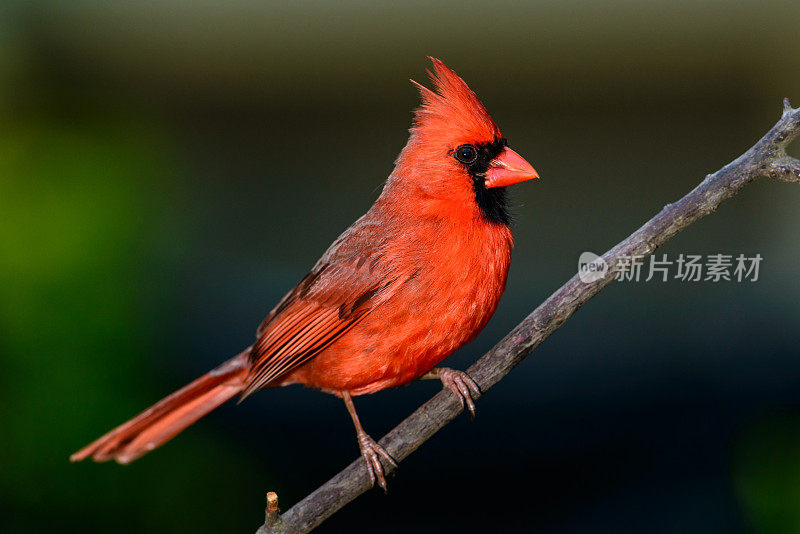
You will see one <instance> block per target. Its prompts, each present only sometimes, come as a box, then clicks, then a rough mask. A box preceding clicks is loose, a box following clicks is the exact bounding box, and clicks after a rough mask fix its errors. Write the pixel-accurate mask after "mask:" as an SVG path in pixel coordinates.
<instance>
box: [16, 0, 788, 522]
mask: <svg viewBox="0 0 800 534" xmlns="http://www.w3.org/2000/svg"><path fill="white" fill-rule="evenodd" d="M798 16H800V3H798V2H796V1H792V2H769V3H765V2H756V1H740V2H691V1H686V2H670V3H664V4H660V3H656V2H645V1H613V2H592V1H588V0H586V1H550V2H536V3H531V2H484V3H482V4H481V5H471V4H468V3H465V2H443V3H437V4H433V3H430V2H407V3H402V4H401V3H391V4H390V3H388V2H387V3H366V2H365V3H357V2H336V3H332V2H330V3H329V2H319V1H317V2H305V3H301V2H295V3H290V2H255V1H243V0H236V1H233V0H231V1H228V2H210V1H201V2H196V1H195V2H189V1H182V0H161V1H160V2H150V1H147V2H138V3H135V4H132V5H124V4H122V3H115V2H89V1H82V0H76V1H72V2H68V3H67V2H55V1H49V2H48V1H40V2H23V1H21V0H5V2H3V3H2V5H0V355H1V359H0V366H1V367H0V392H1V393H0V394H2V396H3V401H2V403H0V420H1V421H2V438H0V457H2V460H1V461H0V499H1V501H2V502H0V505H1V507H2V510H3V511H2V514H0V528H2V531H3V532H38V531H44V530H48V531H59V532H67V533H68V532H81V533H87V532H119V533H133V532H148V533H160V532H164V533H174V532H193V533H197V534H199V533H202V532H232V533H234V532H237V533H238V532H252V531H254V530H255V528H256V527H257V526H258V524H259V523H260V522H261V521H262V518H263V515H262V514H263V507H264V506H263V505H264V495H265V492H266V491H267V490H275V491H277V492H278V493H279V495H280V498H281V503H282V505H283V507H288V506H290V505H291V504H293V503H294V502H296V501H297V500H298V499H300V498H302V497H303V496H305V495H306V494H307V493H308V492H310V491H311V490H313V489H314V488H316V487H317V486H318V485H319V484H321V483H323V482H324V481H326V480H327V479H328V478H330V477H331V476H332V475H333V474H335V473H336V472H338V471H339V470H340V469H341V468H342V467H344V466H345V465H346V464H348V463H349V462H350V461H352V460H353V459H355V458H356V457H357V454H358V452H357V447H356V441H355V439H354V432H353V429H352V426H351V424H350V421H349V419H348V416H347V413H346V411H345V409H344V407H343V406H342V405H341V402H340V401H338V400H337V399H335V398H333V397H330V396H327V395H323V394H321V393H317V392H314V391H309V390H304V389H301V388H299V387H292V388H284V389H280V390H272V391H266V392H262V393H260V394H258V395H256V396H255V397H253V398H252V399H248V401H247V402H245V403H244V404H242V405H240V406H238V407H237V406H234V405H233V404H231V405H226V406H225V407H223V408H222V409H220V410H218V411H217V412H215V413H214V414H212V415H211V416H209V417H208V418H206V419H204V420H202V421H201V422H200V423H198V424H197V425H195V426H193V427H192V428H190V429H189V430H188V431H186V432H185V433H184V434H182V435H181V436H179V437H178V438H177V439H175V440H174V441H173V442H171V443H169V444H168V445H166V446H165V447H164V448H163V449H160V450H159V451H157V452H156V453H153V454H151V455H148V456H146V457H145V458H144V459H142V460H140V461H137V462H135V463H134V464H132V465H130V466H127V467H120V466H118V465H115V464H101V465H97V464H91V463H82V464H70V463H69V462H68V461H67V457H68V455H69V454H70V453H72V452H74V451H75V450H76V449H78V448H79V447H81V446H83V445H85V444H86V443H87V442H89V441H90V440H92V439H94V438H96V437H97V436H99V435H100V434H101V433H103V432H105V431H107V430H109V429H110V428H111V427H112V426H115V425H117V424H119V423H121V422H123V421H124V420H126V419H127V418H129V417H130V416H132V415H134V414H135V413H137V412H138V411H140V410H142V409H143V408H145V407H147V406H149V405H150V404H151V403H152V402H154V401H156V400H158V399H159V398H161V397H162V396H164V395H166V394H167V393H170V392H171V391H173V390H174V389H176V388H178V387H180V386H182V385H184V384H185V383H187V382H188V381H190V380H191V379H193V378H195V377H196V376H197V375H199V374H201V373H203V372H205V371H206V370H208V369H209V368H211V367H213V366H215V365H216V364H217V363H219V362H221V361H223V360H224V359H227V358H228V357H230V356H232V355H233V354H235V353H236V352H238V351H239V350H240V349H241V348H243V347H245V346H246V345H248V344H249V343H250V342H251V340H252V339H253V335H254V330H255V327H256V325H258V323H259V322H260V320H261V319H262V318H263V316H264V315H265V314H266V313H267V312H268V311H269V310H270V308H271V307H272V306H273V304H274V303H275V302H276V301H277V299H279V298H280V296H281V295H282V294H283V293H284V292H285V291H286V290H287V289H289V288H290V287H291V286H292V285H293V284H295V283H296V282H297V281H298V280H299V279H300V278H301V277H302V276H303V275H304V274H305V273H306V272H307V269H308V268H309V267H310V266H311V265H312V264H313V263H314V261H315V260H316V259H317V257H318V256H319V255H320V254H321V253H322V252H323V251H324V250H325V248H326V247H327V246H328V244H329V243H330V242H331V241H332V240H333V239H334V238H335V237H336V236H337V235H338V234H339V233H340V232H341V231H342V230H343V229H344V228H346V227H347V226H348V225H349V224H350V223H351V222H352V221H353V220H355V219H356V218H357V217H358V216H360V215H361V214H362V213H363V212H364V211H366V210H367V209H368V207H369V206H370V204H371V203H372V201H373V200H374V199H375V198H376V196H377V194H378V192H379V191H380V187H381V184H382V182H383V180H384V179H385V177H386V176H387V175H388V173H389V172H390V171H391V168H392V162H393V160H394V157H395V156H396V155H397V153H398V152H399V151H400V149H401V148H402V147H403V145H404V143H405V141H406V138H407V128H408V127H409V125H410V119H411V114H410V111H411V109H412V108H413V107H415V106H416V105H417V103H418V97H417V94H416V91H415V90H414V89H413V88H412V86H411V85H410V84H409V83H408V78H409V77H413V78H415V79H416V80H419V81H423V80H424V79H425V68H426V67H427V65H428V61H427V59H426V57H425V56H426V55H434V56H437V57H440V58H442V59H443V60H445V61H446V62H447V63H448V64H449V65H450V66H452V67H453V68H454V69H455V70H457V71H458V72H459V73H460V74H461V75H462V76H463V77H464V78H465V79H466V80H467V81H468V82H469V83H470V85H471V86H472V88H473V89H474V90H475V91H476V92H477V93H478V94H479V95H480V97H481V98H482V99H483V101H484V103H485V104H486V106H487V107H488V109H489V110H490V112H491V113H492V115H493V116H494V118H495V120H496V121H497V122H498V123H499V124H500V126H501V128H502V129H503V132H504V134H505V135H506V136H507V137H508V138H509V140H510V142H511V144H512V146H513V147H514V148H515V149H516V150H517V151H519V152H520V153H521V154H523V155H525V156H526V157H527V158H528V159H529V160H530V161H531V162H532V163H533V164H534V166H535V167H536V168H537V170H538V171H539V172H540V174H541V175H542V180H541V182H539V183H528V184H523V185H521V186H517V187H515V188H514V191H513V199H514V206H515V208H514V212H515V215H516V220H517V222H516V243H517V247H516V250H515V257H514V263H513V266H512V270H511V274H510V278H509V284H508V289H507V291H506V295H505V297H504V300H503V302H502V303H501V306H500V308H499V309H498V311H497V313H496V315H495V317H494V319H493V320H492V322H491V323H490V324H489V326H488V327H487V328H486V329H485V331H484V332H483V333H482V334H481V335H480V337H479V338H478V339H477V340H476V341H475V342H473V343H472V344H471V345H469V346H468V347H466V348H464V349H462V350H461V351H460V352H458V353H457V354H456V355H454V356H453V357H452V358H451V359H450V360H449V361H448V362H449V364H450V365H451V366H453V367H457V368H466V367H467V366H468V365H469V364H470V363H471V362H473V361H474V360H475V359H476V358H478V357H479V356H480V355H481V354H482V353H483V352H484V351H485V350H487V349H488V348H489V347H491V346H492V345H493V344H494V343H495V342H496V341H497V340H499V339H500V338H501V337H502V335H503V334H504V333H505V332H507V331H508V330H509V329H510V328H512V327H513V326H514V325H515V324H517V323H518V322H519V321H520V320H521V319H522V318H523V317H524V316H525V315H526V314H527V313H528V312H529V311H530V310H532V309H533V308H534V307H535V306H536V305H537V304H539V303H540V302H541V301H542V300H543V299H544V298H546V297H547V296H548V295H549V294H550V293H551V292H552V291H554V290H555V289H556V288H558V287H559V285H560V284H561V283H563V282H564V281H565V280H566V279H567V278H568V277H570V276H572V274H574V272H575V271H576V269H577V260H578V256H579V254H580V253H581V252H583V251H585V250H590V251H594V252H597V253H601V252H603V251H605V250H606V249H608V248H609V247H610V246H612V245H614V244H615V243H616V242H618V241H619V240H621V239H622V238H624V237H626V236H627V235H628V234H629V233H630V232H631V231H633V230H634V229H635V228H637V227H638V226H639V225H641V224H642V223H643V222H644V221H646V220H647V219H648V218H649V217H651V216H652V215H653V214H655V213H656V212H657V211H658V210H659V209H660V208H661V207H662V206H663V205H664V204H666V203H668V202H671V201H674V200H676V199H677V198H679V197H680V196H681V195H683V194H684V193H685V192H687V191H688V190H689V189H690V188H692V187H693V186H694V185H695V184H696V183H698V182H699V181H700V180H701V179H702V178H703V177H704V176H705V174H706V173H708V172H712V171H714V170H716V169H717V168H719V167H720V166H721V165H723V164H725V163H726V162H728V161H730V160H731V159H733V158H735V157H736V156H738V155H739V154H740V153H742V152H743V151H744V150H745V149H747V148H748V147H749V146H750V145H751V144H752V143H753V142H755V141H756V139H758V137H760V136H761V135H762V134H763V133H764V132H765V131H766V130H767V129H768V128H769V127H770V126H771V125H772V124H773V123H774V122H775V121H776V120H777V118H778V116H779V114H780V105H781V98H782V97H784V96H788V97H790V98H793V99H794V100H795V101H796V104H800V37H799V36H798V30H797V20H798ZM797 152H798V150H795V153H797ZM798 223H800V188H798V187H797V186H796V185H794V186H793V185H790V184H775V183H767V182H763V183H757V184H755V185H753V186H750V187H748V188H747V189H746V191H745V192H744V193H743V194H742V195H740V196H738V197H736V198H734V199H733V200H732V201H730V202H727V203H725V204H724V205H723V206H722V207H721V209H720V210H719V211H718V212H717V213H715V214H714V215H713V216H710V217H708V218H707V219H704V220H703V221H701V222H700V223H698V224H695V225H694V226H692V227H691V228H690V229H689V230H687V231H686V232H684V233H683V234H681V235H679V236H678V237H677V238H676V239H674V240H673V241H671V242H670V243H669V244H668V245H667V246H666V247H664V249H662V250H661V251H659V253H662V252H663V253H667V254H669V255H670V256H671V257H673V258H674V257H675V256H677V255H678V254H680V253H685V254H688V253H696V254H710V253H724V254H734V255H735V254H739V253H744V254H746V255H754V254H756V253H760V254H761V255H762V256H763V257H764V260H763V263H762V265H761V273H760V278H759V280H758V281H757V282H755V283H735V282H730V283H716V284H712V283H693V284H692V283H681V282H679V281H671V282H668V283H661V282H658V283H656V282H650V283H644V282H639V283H619V284H614V285H612V286H611V287H609V288H608V289H607V290H606V291H604V292H603V293H602V294H601V295H600V296H599V297H598V298H596V299H594V300H592V301H591V303H589V304H588V305H587V306H586V307H585V308H583V309H582V310H580V312H579V313H578V314H576V315H575V316H574V317H573V318H572V319H571V320H570V321H568V322H567V323H566V325H565V326H564V327H563V328H561V329H560V330H559V331H558V332H557V333H556V334H555V335H553V336H552V337H551V338H550V339H548V340H547V341H546V342H545V343H544V344H543V345H542V346H541V347H540V348H538V349H537V350H536V351H535V352H534V353H533V354H532V355H531V357H530V358H528V360H526V361H525V362H524V363H523V364H522V365H520V366H519V367H518V368H517V369H516V370H515V371H514V372H513V373H512V374H511V375H509V376H508V377H507V379H506V380H504V381H503V382H501V383H500V384H499V385H498V386H497V387H495V388H494V389H492V390H491V391H490V392H489V394H487V395H486V396H485V397H484V398H482V399H481V401H480V403H479V405H478V419H477V421H476V422H475V423H470V422H469V420H468V418H467V417H460V418H459V419H458V420H457V421H456V422H455V423H454V424H451V425H449V426H448V427H447V428H446V429H445V430H443V431H442V432H440V433H439V434H438V435H437V436H435V438H434V439H432V440H430V441H429V442H428V443H427V444H426V445H425V446H424V447H423V448H422V449H421V450H419V451H418V452H417V453H415V454H414V455H413V456H411V457H410V458H409V459H408V460H407V461H405V462H403V464H402V465H401V466H400V470H399V472H398V476H396V477H394V478H393V479H392V480H391V481H390V492H389V495H388V497H387V496H384V495H382V494H380V492H378V491H373V492H371V493H370V494H368V495H366V496H364V497H362V498H360V499H359V500H358V501H356V502H355V503H353V504H351V505H349V506H347V507H346V508H345V509H344V510H342V511H341V512H340V513H339V514H337V515H336V516H334V517H333V518H332V519H331V520H329V521H328V522H327V523H325V524H324V526H323V527H322V528H321V529H320V531H321V532H374V531H376V530H380V531H381V532H386V533H394V532H409V531H412V532H420V533H422V532H442V531H450V530H459V531H463V532H488V531H491V532H497V531H507V532H513V531H536V532H550V533H574V532H614V533H621V532H654V533H695V532H697V533H701V532H702V533H706V532H734V533H737V532H766V533H773V532H780V533H784V532H800V382H799V380H800V358H798V348H797V347H798V344H800V332H799V331H798V328H797V326H798V320H799V319H800V304H798V297H800V285H799V284H798V282H797V280H798V279H797V276H798V275H797V272H798V269H797V267H798V262H800V225H799V224H798ZM438 388H439V385H438V384H437V383H434V382H425V383H418V384H412V385H411V386H409V387H405V388H400V389H396V390H391V391H386V392H382V393H379V394H377V395H373V396H370V397H362V398H359V399H357V405H358V407H359V410H360V414H361V418H362V420H363V421H364V423H365V425H366V428H367V430H368V431H369V432H370V433H371V434H372V435H373V436H375V437H376V438H377V437H380V436H382V435H383V434H384V433H385V432H386V431H388V430H389V429H390V428H392V427H393V426H394V425H396V424H397V423H398V422H400V421H401V420H402V419H403V418H404V417H405V416H406V415H407V414H409V413H410V412H411V411H412V410H413V409H414V408H416V407H417V406H418V405H419V404H420V403H422V402H423V401H425V400H426V399H428V398H429V397H430V396H431V395H432V394H434V393H435V392H436V391H437V390H438Z"/></svg>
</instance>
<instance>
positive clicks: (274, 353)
mask: <svg viewBox="0 0 800 534" xmlns="http://www.w3.org/2000/svg"><path fill="white" fill-rule="evenodd" d="M368 233H369V232H368ZM379 251H380V242H378V243H376V242H375V240H370V239H369V236H365V235H363V233H362V235H353V234H352V233H351V234H350V235H347V234H345V235H344V236H342V238H340V240H339V241H337V242H336V243H334V245H333V246H332V247H331V249H330V250H329V251H328V252H327V253H326V254H325V255H324V256H323V257H322V259H321V260H320V261H319V262H318V263H317V265H316V266H315V267H314V269H313V270H312V271H311V272H310V273H309V274H308V275H307V276H306V277H305V278H304V279H303V280H302V281H301V282H300V283H299V284H298V285H297V287H296V288H294V289H293V290H292V291H291V292H289V294H287V295H286V296H285V297H284V298H283V299H282V300H281V301H280V302H279V303H278V305H277V306H276V307H275V309H274V310H272V312H270V314H269V315H268V316H267V318H266V319H265V320H264V322H263V323H262V324H261V326H260V327H259V329H258V332H257V335H258V340H257V341H256V343H255V344H254V345H253V348H252V350H251V352H250V362H251V368H250V375H249V377H248V379H247V387H246V389H245V390H244V392H243V393H242V398H244V397H246V396H248V395H250V394H251V393H253V392H254V391H256V390H257V389H260V388H262V387H264V386H266V385H268V384H269V383H270V382H273V381H274V380H276V379H277V378H279V377H281V376H284V375H286V374H287V373H289V372H290V371H292V370H294V369H296V368H297V367H299V366H300V365H302V364H304V363H305V362H307V361H308V360H310V359H311V358H313V357H314V356H316V355H317V354H319V353H320V352H322V351H323V350H325V349H326V348H327V347H329V346H330V345H331V344H332V343H333V342H335V341H336V340H337V339H339V338H340V337H342V336H343V335H344V334H346V333H347V332H348V331H349V330H350V329H351V328H353V327H354V326H355V325H357V324H358V323H359V321H361V320H362V319H363V318H364V317H365V316H366V315H367V314H369V313H370V312H371V311H372V310H374V309H375V308H376V307H377V306H379V305H380V304H381V303H383V302H385V301H386V300H387V299H388V298H389V297H391V295H393V294H394V292H395V291H396V290H397V288H398V287H400V286H401V285H402V283H403V282H404V281H405V280H407V279H408V278H409V277H408V276H403V275H402V274H401V273H398V272H396V271H394V270H392V269H390V268H388V267H387V266H386V265H385V262H384V261H383V258H382V256H381V254H380V252H379Z"/></svg>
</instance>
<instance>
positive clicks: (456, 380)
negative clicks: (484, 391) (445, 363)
mask: <svg viewBox="0 0 800 534" xmlns="http://www.w3.org/2000/svg"><path fill="white" fill-rule="evenodd" d="M436 371H437V375H438V377H439V380H441V381H442V386H444V387H446V388H447V389H449V390H450V391H452V392H453V394H454V395H455V396H456V397H458V400H459V402H461V409H462V410H463V409H464V408H466V409H467V410H469V415H470V417H471V418H472V419H473V420H475V398H476V397H479V396H480V394H481V390H480V388H479V387H478V384H476V383H475V381H474V380H473V379H472V378H471V377H470V376H469V375H468V374H467V373H465V372H464V371H457V370H455V369H448V368H446V367H442V368H439V369H436Z"/></svg>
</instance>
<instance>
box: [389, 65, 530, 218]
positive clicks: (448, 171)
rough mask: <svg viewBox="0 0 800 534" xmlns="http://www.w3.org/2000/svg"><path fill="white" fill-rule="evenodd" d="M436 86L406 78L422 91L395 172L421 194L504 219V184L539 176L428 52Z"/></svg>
mask: <svg viewBox="0 0 800 534" xmlns="http://www.w3.org/2000/svg"><path fill="white" fill-rule="evenodd" d="M430 59H431V61H432V62H433V70H432V71H428V75H429V76H430V78H431V80H432V81H433V84H434V88H435V91H432V90H430V89H428V88H427V87H425V86H423V85H421V84H419V83H417V82H415V81H414V80H411V82H412V83H413V84H414V85H416V86H417V88H418V89H419V91H420V93H421V95H422V105H421V106H420V107H419V108H418V109H417V110H416V111H415V114H414V125H413V126H412V128H411V137H410V139H409V142H408V145H406V148H405V149H404V150H403V152H401V154H400V156H399V157H398V160H397V169H396V172H397V173H398V174H399V175H400V176H403V177H404V179H405V180H406V181H409V182H412V183H413V184H414V185H415V186H417V187H418V188H420V189H421V190H422V191H424V192H425V194H427V195H430V196H433V197H440V198H447V199H448V200H449V201H450V203H451V204H452V203H454V202H455V203H457V202H472V203H474V204H473V207H477V208H478V213H480V215H481V216H482V217H483V218H485V219H488V220H490V221H492V222H499V223H504V224H507V223H508V214H507V212H506V208H505V189H504V188H505V187H507V186H510V185H513V184H516V183H519V182H524V181H526V180H530V179H533V178H538V177H539V175H538V174H537V172H536V170H534V168H533V167H532V166H531V164H530V163H528V162H527V161H525V159H523V158H522V156H520V155H519V154H517V153H516V152H514V151H513V150H511V148H509V146H508V143H507V141H506V139H505V137H503V135H502V133H500V129H499V128H498V127H497V125H496V124H495V122H494V121H493V120H492V118H491V117H490V116H489V113H488V112H487V111H486V108H485V107H484V106H483V104H482V103H481V101H480V100H478V97H477V96H476V95H475V93H473V92H472V90H471V89H470V88H469V86H467V84H466V82H464V80H462V79H461V78H460V77H459V76H458V75H457V74H456V73H455V72H453V71H452V70H451V69H450V68H448V67H447V65H445V64H444V63H443V62H441V61H440V60H438V59H435V58H430Z"/></svg>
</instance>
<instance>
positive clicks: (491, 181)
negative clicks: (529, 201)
mask: <svg viewBox="0 0 800 534" xmlns="http://www.w3.org/2000/svg"><path fill="white" fill-rule="evenodd" d="M538 177H539V173H538V172H536V169H534V168H533V167H532V166H531V164H530V163H528V162H527V161H525V158H523V157H522V156H520V155H519V154H517V153H516V152H514V151H513V150H511V149H510V148H508V147H506V148H505V149H504V150H503V151H502V152H501V153H500V155H499V156H497V157H496V158H494V159H493V160H492V161H491V163H489V170H488V171H486V179H485V180H486V182H485V183H486V187H487V188H489V187H506V186H509V185H514V184H518V183H520V182H524V181H526V180H532V179H534V178H538Z"/></svg>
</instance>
